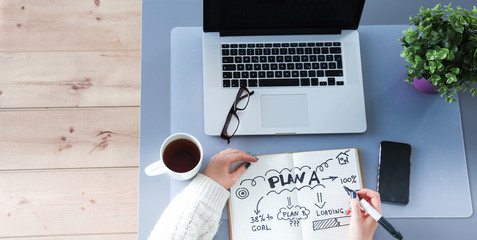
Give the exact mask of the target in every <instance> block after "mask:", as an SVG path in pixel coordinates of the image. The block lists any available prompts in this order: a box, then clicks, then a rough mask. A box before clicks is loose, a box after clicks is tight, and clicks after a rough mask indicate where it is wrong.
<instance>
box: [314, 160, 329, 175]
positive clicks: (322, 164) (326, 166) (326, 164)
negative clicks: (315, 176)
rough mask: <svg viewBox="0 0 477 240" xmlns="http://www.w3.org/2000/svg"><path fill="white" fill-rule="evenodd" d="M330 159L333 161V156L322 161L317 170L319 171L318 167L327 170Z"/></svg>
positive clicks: (317, 167) (321, 170)
mask: <svg viewBox="0 0 477 240" xmlns="http://www.w3.org/2000/svg"><path fill="white" fill-rule="evenodd" d="M329 161H333V158H330V159H328V160H326V161H324V162H322V163H321V164H320V165H318V166H316V170H315V171H317V172H318V169H320V172H323V171H325V168H328V167H329V166H330V165H329V164H328V162H329Z"/></svg>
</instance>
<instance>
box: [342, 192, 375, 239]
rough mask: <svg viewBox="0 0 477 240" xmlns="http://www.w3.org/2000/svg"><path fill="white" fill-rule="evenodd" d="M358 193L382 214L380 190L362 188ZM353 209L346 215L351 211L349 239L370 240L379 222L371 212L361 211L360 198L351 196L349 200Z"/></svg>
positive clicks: (347, 213)
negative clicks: (370, 214)
mask: <svg viewBox="0 0 477 240" xmlns="http://www.w3.org/2000/svg"><path fill="white" fill-rule="evenodd" d="M357 193H358V195H359V196H360V197H362V198H363V199H365V200H366V201H368V202H369V204H371V206H373V207H374V208H375V209H376V210H378V212H379V213H380V214H381V215H382V214H383V212H382V210H381V197H380V196H379V193H378V192H375V191H372V190H369V189H361V190H359V191H358V192H357ZM349 204H350V206H351V209H349V210H348V211H347V212H346V215H349V214H350V213H351V223H350V226H349V234H348V239H350V240H351V239H352V240H370V239H372V238H373V235H374V232H375V231H376V228H377V227H378V222H376V220H374V218H372V217H371V216H369V214H368V213H367V212H365V211H361V209H360V205H359V198H358V197H357V196H356V197H355V198H353V197H351V199H350V200H349Z"/></svg>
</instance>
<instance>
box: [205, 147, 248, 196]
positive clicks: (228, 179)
mask: <svg viewBox="0 0 477 240" xmlns="http://www.w3.org/2000/svg"><path fill="white" fill-rule="evenodd" d="M237 161H246V162H245V163H243V164H242V165H240V166H239V167H238V168H237V169H236V170H235V171H234V172H233V173H231V172H230V164H231V163H233V162H237ZM256 161H257V159H256V158H255V157H254V156H252V155H250V154H248V153H246V152H244V151H240V150H237V149H232V148H229V149H227V150H224V151H222V152H220V153H218V154H216V155H215V156H213V157H212V159H211V160H210V163H209V166H207V169H205V172H204V175H205V176H207V177H209V178H211V179H212V180H214V181H216V182H217V183H218V184H220V185H221V186H222V187H224V188H225V189H229V188H230V187H231V186H232V185H234V184H235V182H236V181H237V179H239V177H240V176H241V175H242V174H243V173H244V172H245V169H246V167H245V165H246V164H247V163H248V162H256Z"/></svg>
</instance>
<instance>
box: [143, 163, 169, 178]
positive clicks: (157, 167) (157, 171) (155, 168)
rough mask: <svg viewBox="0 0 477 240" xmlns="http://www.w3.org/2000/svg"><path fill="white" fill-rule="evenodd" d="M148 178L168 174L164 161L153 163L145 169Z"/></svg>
mask: <svg viewBox="0 0 477 240" xmlns="http://www.w3.org/2000/svg"><path fill="white" fill-rule="evenodd" d="M144 172H145V173H146V175H147V176H157V175H161V174H163V173H165V172H166V165H164V162H163V161H162V160H160V161H157V162H153V163H151V164H149V166H147V167H146V169H144Z"/></svg>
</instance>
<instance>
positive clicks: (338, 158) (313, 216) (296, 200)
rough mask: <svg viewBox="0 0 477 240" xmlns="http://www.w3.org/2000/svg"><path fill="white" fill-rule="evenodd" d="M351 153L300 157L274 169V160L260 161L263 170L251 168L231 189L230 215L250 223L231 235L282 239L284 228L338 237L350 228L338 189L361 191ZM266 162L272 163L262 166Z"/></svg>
mask: <svg viewBox="0 0 477 240" xmlns="http://www.w3.org/2000/svg"><path fill="white" fill-rule="evenodd" d="M351 150H352V149H341V150H330V151H329V152H324V154H323V153H321V152H320V153H316V152H309V154H308V153H299V154H298V156H296V155H293V158H291V159H292V161H293V164H296V165H295V166H293V165H290V164H289V162H286V161H285V160H283V159H285V158H282V160H280V159H278V160H280V161H281V162H278V163H276V162H275V160H276V159H274V158H273V156H269V158H268V159H261V160H262V162H263V165H254V166H257V167H255V168H249V169H248V170H247V171H246V172H245V173H244V174H243V175H242V178H241V179H240V180H239V181H238V182H237V183H238V184H236V185H234V186H233V187H232V188H231V192H233V193H234V194H233V197H232V199H231V201H235V202H234V203H233V204H232V203H231V209H233V208H235V209H237V210H236V211H235V213H234V214H235V215H238V216H239V218H240V217H243V219H241V220H244V221H245V218H247V219H248V221H247V222H240V223H236V224H237V225H235V229H241V232H244V231H245V232H250V234H252V235H249V236H248V237H254V236H255V237H258V236H261V235H253V234H260V233H264V232H266V234H275V232H276V233H281V231H282V229H283V230H285V229H286V227H288V228H293V229H294V230H293V231H300V229H302V230H301V231H304V229H309V230H310V231H311V229H312V232H315V233H316V234H318V232H319V234H320V235H321V234H334V233H336V232H340V234H341V230H333V229H335V228H338V229H339V227H343V226H348V225H349V221H350V217H349V216H345V214H344V209H346V208H347V207H348V206H349V196H348V195H347V194H346V192H345V191H344V190H342V187H341V186H342V185H347V186H349V187H352V188H353V187H356V188H359V187H362V185H360V184H361V175H360V171H359V163H358V164H356V162H355V161H356V160H357V159H359V155H357V154H358V153H357V151H351ZM287 159H288V160H289V159H290V158H289V157H287ZM266 160H270V161H269V162H267V163H266V164H265V161H266ZM275 163H276V164H275ZM257 164H260V162H258V163H257ZM271 166H273V167H271ZM291 166H293V167H291ZM251 169H252V170H251ZM337 189H339V190H337ZM340 191H342V194H340V193H341V192H340ZM284 198H286V202H285V201H284V200H285V199H284ZM285 203H286V205H285ZM243 210H246V211H243ZM231 212H232V210H231ZM231 214H232V213H231ZM233 218H235V217H233ZM284 227H285V228H284ZM232 228H234V226H232ZM266 236H275V235H266ZM318 236H319V235H318ZM333 236H334V235H333ZM337 236H338V235H337ZM339 236H341V235H339ZM266 238H267V237H266Z"/></svg>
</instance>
